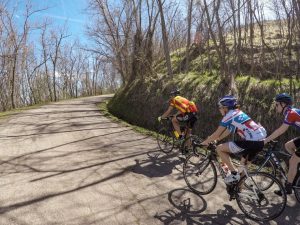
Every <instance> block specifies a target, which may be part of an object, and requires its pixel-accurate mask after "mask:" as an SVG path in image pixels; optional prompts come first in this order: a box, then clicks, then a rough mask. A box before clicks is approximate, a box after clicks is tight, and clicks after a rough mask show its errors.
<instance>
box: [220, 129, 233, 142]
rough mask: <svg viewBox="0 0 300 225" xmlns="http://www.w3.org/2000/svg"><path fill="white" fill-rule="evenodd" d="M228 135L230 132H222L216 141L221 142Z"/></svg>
mask: <svg viewBox="0 0 300 225" xmlns="http://www.w3.org/2000/svg"><path fill="white" fill-rule="evenodd" d="M230 133H231V132H230V130H228V129H226V130H224V131H223V133H222V134H221V135H220V137H219V138H218V141H221V140H222V139H224V138H226V137H227V136H228V135H229V134H230Z"/></svg>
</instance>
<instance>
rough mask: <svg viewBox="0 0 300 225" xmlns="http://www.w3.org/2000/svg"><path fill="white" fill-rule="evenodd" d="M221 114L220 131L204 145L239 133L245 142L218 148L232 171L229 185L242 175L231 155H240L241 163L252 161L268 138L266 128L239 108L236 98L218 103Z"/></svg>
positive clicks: (226, 97) (233, 142)
mask: <svg viewBox="0 0 300 225" xmlns="http://www.w3.org/2000/svg"><path fill="white" fill-rule="evenodd" d="M218 107H219V110H220V113H221V114H222V116H223V119H222V121H221V122H220V124H219V127H218V129H217V130H216V131H215V132H214V133H213V134H212V135H210V136H209V137H208V138H207V139H206V140H205V141H203V142H202V144H203V145H208V144H209V143H210V142H213V141H220V140H222V139H224V138H225V137H227V136H228V135H229V134H230V133H237V134H239V135H240V136H241V138H242V139H243V140H241V141H230V142H227V143H223V144H220V145H218V146H217V149H216V150H217V153H218V155H219V156H220V157H221V159H222V162H223V163H225V164H227V166H228V169H229V170H230V171H231V174H229V175H228V176H227V177H226V178H225V183H227V184H229V183H232V182H234V181H238V180H239V179H240V175H239V174H238V173H237V171H236V169H235V168H234V166H233V165H232V163H231V160H230V157H229V154H230V153H234V154H240V155H241V156H242V159H241V163H243V164H244V163H245V162H246V161H247V160H249V161H251V160H252V159H253V157H254V156H255V155H256V154H257V152H259V151H261V150H262V149H263V147H264V142H263V139H264V138H265V137H266V136H267V133H266V130H265V128H263V127H262V126H261V125H259V124H257V123H255V122H254V121H253V120H252V119H251V118H250V117H249V116H248V115H247V114H246V113H244V112H243V111H241V110H240V109H239V108H238V104H237V99H236V98H235V97H234V96H225V97H223V98H221V99H220V100H219V102H218Z"/></svg>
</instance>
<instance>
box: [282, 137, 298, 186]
mask: <svg viewBox="0 0 300 225" xmlns="http://www.w3.org/2000/svg"><path fill="white" fill-rule="evenodd" d="M285 146H286V147H287V146H288V148H289V149H287V150H288V151H289V150H292V149H293V153H292V157H291V158H290V161H289V171H288V174H287V178H288V183H289V184H292V183H293V181H294V179H295V177H296V174H297V168H298V163H300V137H298V138H295V139H293V140H291V141H289V142H287V143H286V144H285ZM295 150H296V151H295Z"/></svg>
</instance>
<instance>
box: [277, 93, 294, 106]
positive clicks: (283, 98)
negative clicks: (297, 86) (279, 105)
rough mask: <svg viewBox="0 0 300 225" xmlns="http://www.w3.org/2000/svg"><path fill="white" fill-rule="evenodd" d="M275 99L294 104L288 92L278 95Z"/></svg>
mask: <svg viewBox="0 0 300 225" xmlns="http://www.w3.org/2000/svg"><path fill="white" fill-rule="evenodd" d="M275 101H276V102H283V103H285V104H287V105H292V103H293V99H292V97H291V96H290V95H289V94H287V93H282V94H278V95H276V97H275Z"/></svg>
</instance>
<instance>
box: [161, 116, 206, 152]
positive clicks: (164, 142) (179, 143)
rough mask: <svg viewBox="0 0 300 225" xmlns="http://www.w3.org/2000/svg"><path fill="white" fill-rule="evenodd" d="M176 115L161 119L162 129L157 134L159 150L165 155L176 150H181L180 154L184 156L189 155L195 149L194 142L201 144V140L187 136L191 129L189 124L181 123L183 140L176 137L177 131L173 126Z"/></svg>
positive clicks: (193, 136) (194, 136)
mask: <svg viewBox="0 0 300 225" xmlns="http://www.w3.org/2000/svg"><path fill="white" fill-rule="evenodd" d="M174 116H175V115H172V116H169V117H167V118H162V119H161V128H160V129H159V131H158V133H157V137H156V140H157V144H158V147H159V149H160V150H161V151H162V152H164V153H170V152H172V150H173V149H174V148H179V150H180V152H181V153H182V154H184V155H186V154H188V153H189V152H190V150H191V149H193V146H192V145H193V143H194V142H199V143H200V142H201V140H200V138H199V137H198V136H196V135H192V134H191V135H189V136H187V131H188V129H190V128H189V127H188V124H187V122H180V123H179V125H180V130H181V132H182V134H183V138H182V139H178V138H177V137H176V136H175V133H174V131H175V129H174V127H173V124H172V118H173V117H174Z"/></svg>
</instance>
